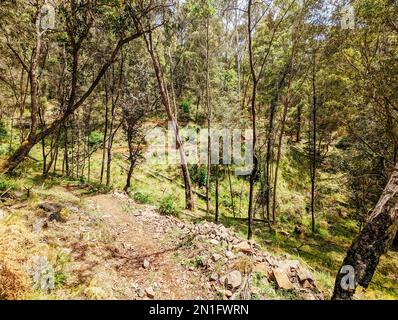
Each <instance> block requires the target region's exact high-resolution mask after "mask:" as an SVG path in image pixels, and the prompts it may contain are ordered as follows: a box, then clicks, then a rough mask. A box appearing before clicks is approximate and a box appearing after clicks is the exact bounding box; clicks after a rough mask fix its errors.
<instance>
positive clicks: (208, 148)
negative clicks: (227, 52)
mask: <svg viewBox="0 0 398 320" xmlns="http://www.w3.org/2000/svg"><path fill="white" fill-rule="evenodd" d="M209 69H210V67H209V18H208V17H207V18H206V109H207V167H206V168H207V171H206V213H207V215H210V195H209V194H210V176H211V105H210V76H209V72H210V70H209Z"/></svg>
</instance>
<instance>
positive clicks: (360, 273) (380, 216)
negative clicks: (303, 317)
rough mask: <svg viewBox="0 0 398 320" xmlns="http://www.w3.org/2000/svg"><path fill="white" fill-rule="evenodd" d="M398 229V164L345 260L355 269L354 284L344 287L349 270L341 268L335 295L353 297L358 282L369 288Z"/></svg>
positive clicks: (345, 264)
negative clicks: (344, 270)
mask: <svg viewBox="0 0 398 320" xmlns="http://www.w3.org/2000/svg"><path fill="white" fill-rule="evenodd" d="M397 231H398V165H397V166H396V167H395V169H394V171H393V173H392V175H391V178H390V180H389V182H388V183H387V186H386V187H385V189H384V191H383V193H382V195H381V197H380V199H379V202H378V203H377V205H376V207H375V208H374V210H373V212H372V214H371V215H370V216H369V218H368V219H367V222H366V224H365V227H364V228H363V229H362V231H361V232H360V234H359V235H358V236H357V237H356V238H355V240H354V241H353V243H352V244H351V247H350V248H349V250H348V252H347V255H346V257H345V259H344V261H343V263H342V267H343V266H351V267H352V268H353V271H354V274H353V275H354V280H355V282H354V288H350V289H351V290H344V288H343V286H342V283H345V281H344V280H345V279H344V277H345V274H344V273H341V269H340V270H339V273H338V274H337V277H336V282H335V287H334V293H333V297H332V299H334V300H340V299H344V300H347V299H352V297H353V295H354V293H355V289H356V287H357V286H358V285H360V286H362V287H364V288H367V287H368V286H369V284H370V281H371V280H372V278H373V275H374V273H375V271H376V268H377V265H378V264H379V261H380V257H381V256H382V255H383V254H385V253H386V252H387V250H388V249H389V248H390V246H391V244H392V242H393V240H394V237H396V236H397Z"/></svg>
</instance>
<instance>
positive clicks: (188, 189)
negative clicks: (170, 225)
mask: <svg viewBox="0 0 398 320" xmlns="http://www.w3.org/2000/svg"><path fill="white" fill-rule="evenodd" d="M144 39H145V43H146V46H147V50H148V53H149V55H150V56H151V60H152V65H153V68H154V71H155V74H156V79H157V82H158V87H159V93H160V97H161V101H162V104H163V106H164V107H165V110H166V113H167V117H168V119H169V121H170V123H171V125H172V127H173V131H174V134H175V137H176V140H177V149H178V151H179V154H180V159H181V170H182V174H183V178H184V186H185V207H186V209H188V210H195V202H194V198H193V192H192V183H191V177H190V175H189V170H188V163H187V159H186V155H185V152H184V147H183V143H182V140H181V137H180V134H179V129H178V124H177V122H176V120H175V117H174V114H173V111H172V109H171V106H170V100H169V97H168V94H167V86H166V83H165V79H164V75H163V72H162V69H161V67H160V63H159V57H158V55H157V53H156V50H155V48H154V47H153V42H152V34H151V32H149V33H148V36H144Z"/></svg>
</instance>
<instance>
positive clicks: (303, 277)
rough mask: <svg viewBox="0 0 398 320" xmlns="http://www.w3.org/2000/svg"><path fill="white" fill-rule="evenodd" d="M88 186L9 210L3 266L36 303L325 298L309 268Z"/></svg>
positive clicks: (0, 243)
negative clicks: (53, 300) (94, 191)
mask: <svg viewBox="0 0 398 320" xmlns="http://www.w3.org/2000/svg"><path fill="white" fill-rule="evenodd" d="M79 188H80V187H78V186H75V187H74V186H63V187H61V186H59V187H54V188H53V189H51V192H49V193H48V194H42V195H41V197H40V200H39V201H38V202H36V201H35V202H26V203H19V204H14V205H13V204H10V205H9V206H6V207H5V208H4V209H3V210H2V212H1V213H2V217H1V219H2V221H0V234H1V235H2V238H0V257H1V258H2V261H3V266H0V267H1V268H3V269H2V270H3V271H4V270H6V271H7V272H8V273H11V274H14V275H17V276H18V277H17V278H16V279H17V280H18V279H19V280H18V281H17V280H15V283H14V284H13V285H14V287H18V286H20V287H21V292H22V291H23V292H25V294H26V295H27V297H28V298H29V297H31V296H32V295H33V296H35V298H44V299H45V298H54V297H56V298H57V299H284V298H288V299H322V298H323V295H322V293H321V292H319V290H318V289H317V285H316V281H315V278H314V276H313V275H312V274H311V272H309V271H308V270H307V269H306V268H304V267H303V266H302V265H300V263H299V261H296V260H289V259H287V258H283V259H282V258H276V257H274V256H272V255H270V254H269V253H267V252H264V251H262V249H261V248H260V247H259V246H258V245H257V244H256V243H255V242H254V241H250V242H249V241H246V240H245V239H243V238H241V237H240V236H238V235H237V234H235V233H234V231H233V230H231V229H227V228H225V227H224V226H222V225H216V224H214V223H210V222H206V221H202V222H200V223H192V222H189V221H185V220H180V219H177V218H175V217H172V216H164V215H160V214H159V213H158V212H157V210H156V208H155V207H151V206H148V205H140V204H137V203H135V202H134V201H133V200H131V199H130V198H129V197H128V196H127V195H125V194H123V193H118V192H115V193H113V194H100V195H94V196H87V195H84V190H81V189H79ZM20 248H24V249H23V250H20ZM4 274H7V273H4ZM9 278H10V277H9V276H7V279H9ZM1 282H2V279H1V273H0V286H1ZM0 289H1V287H0ZM15 291H16V289H13V290H12V292H15ZM10 292H11V291H10ZM37 295H39V296H38V297H37ZM10 297H11V296H10Z"/></svg>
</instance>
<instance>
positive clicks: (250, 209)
mask: <svg viewBox="0 0 398 320" xmlns="http://www.w3.org/2000/svg"><path fill="white" fill-rule="evenodd" d="M247 9H248V10H247V16H248V40H249V61H250V71H251V76H252V86H253V88H252V96H251V122H252V134H253V169H252V172H251V175H250V184H249V205H248V213H247V215H248V232H247V238H248V239H249V240H250V239H251V238H252V236H253V230H252V224H253V198H254V183H255V180H256V175H257V169H258V161H257V157H256V139H257V130H256V97H257V85H258V79H257V75H256V71H255V69H254V59H253V44H252V23H251V21H252V0H249V3H248V6H247Z"/></svg>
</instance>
